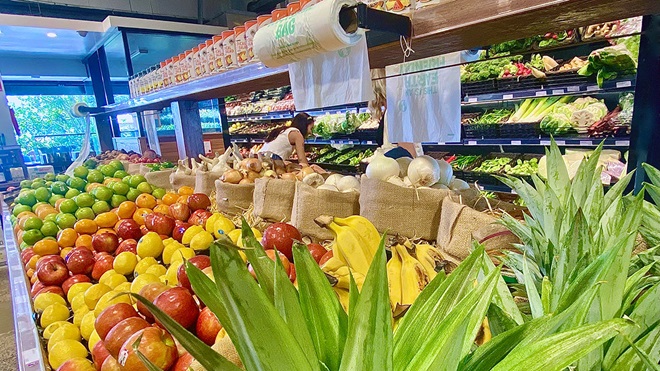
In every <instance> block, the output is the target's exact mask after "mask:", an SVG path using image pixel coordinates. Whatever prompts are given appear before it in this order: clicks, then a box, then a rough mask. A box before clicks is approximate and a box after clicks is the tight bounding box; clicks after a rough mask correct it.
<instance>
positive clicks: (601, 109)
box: [585, 102, 609, 122]
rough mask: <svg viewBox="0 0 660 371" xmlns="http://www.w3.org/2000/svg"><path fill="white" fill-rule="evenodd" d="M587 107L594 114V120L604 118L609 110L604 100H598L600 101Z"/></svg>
mask: <svg viewBox="0 0 660 371" xmlns="http://www.w3.org/2000/svg"><path fill="white" fill-rule="evenodd" d="M585 109H586V110H587V111H589V112H591V113H592V114H593V115H594V121H593V122H596V121H598V120H600V119H602V118H603V117H605V115H607V112H609V110H608V109H607V106H606V105H605V103H603V102H598V103H594V104H591V105H589V106H588V107H587V108H585Z"/></svg>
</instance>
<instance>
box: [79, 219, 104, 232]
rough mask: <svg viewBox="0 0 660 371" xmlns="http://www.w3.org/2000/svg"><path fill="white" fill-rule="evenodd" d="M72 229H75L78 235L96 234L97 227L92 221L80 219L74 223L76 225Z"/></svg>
mask: <svg viewBox="0 0 660 371" xmlns="http://www.w3.org/2000/svg"><path fill="white" fill-rule="evenodd" d="M73 229H75V230H76V232H78V233H86V234H92V233H96V231H97V230H98V229H99V227H98V225H96V222H95V221H93V220H89V219H80V220H78V221H77V222H76V224H74V225H73Z"/></svg>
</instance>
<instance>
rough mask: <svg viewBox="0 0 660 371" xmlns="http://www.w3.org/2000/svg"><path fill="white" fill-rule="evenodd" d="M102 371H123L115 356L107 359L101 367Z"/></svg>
mask: <svg viewBox="0 0 660 371" xmlns="http://www.w3.org/2000/svg"><path fill="white" fill-rule="evenodd" d="M100 371H123V370H122V368H121V366H120V365H119V362H117V359H116V358H115V357H113V356H110V357H107V358H106V359H105V361H103V365H101V370H100Z"/></svg>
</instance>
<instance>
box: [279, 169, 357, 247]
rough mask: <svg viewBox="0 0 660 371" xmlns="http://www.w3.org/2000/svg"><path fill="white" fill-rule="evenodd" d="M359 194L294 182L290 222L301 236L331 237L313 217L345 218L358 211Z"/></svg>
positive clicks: (324, 238)
mask: <svg viewBox="0 0 660 371" xmlns="http://www.w3.org/2000/svg"><path fill="white" fill-rule="evenodd" d="M359 197H360V196H359V195H358V193H357V192H348V193H343V192H336V191H329V190H326V189H316V188H313V187H311V186H308V185H307V184H305V183H302V182H296V194H295V196H294V199H293V209H292V211H291V224H293V225H294V226H295V227H296V228H298V230H299V231H300V233H302V234H303V236H309V237H312V238H315V239H318V240H329V239H332V238H333V236H332V233H331V232H330V231H329V230H327V229H325V228H321V227H319V226H318V224H316V223H315V222H314V219H316V218H318V217H319V216H321V215H331V216H338V217H340V218H345V217H347V216H351V215H357V214H359V213H360V204H359Z"/></svg>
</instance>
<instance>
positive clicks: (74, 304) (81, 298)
mask: <svg viewBox="0 0 660 371" xmlns="http://www.w3.org/2000/svg"><path fill="white" fill-rule="evenodd" d="M80 308H86V309H89V308H87V304H85V293H84V292H81V293H78V295H76V296H75V297H74V298H73V299H71V310H72V311H73V313H76V312H77V311H79V310H80Z"/></svg>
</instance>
